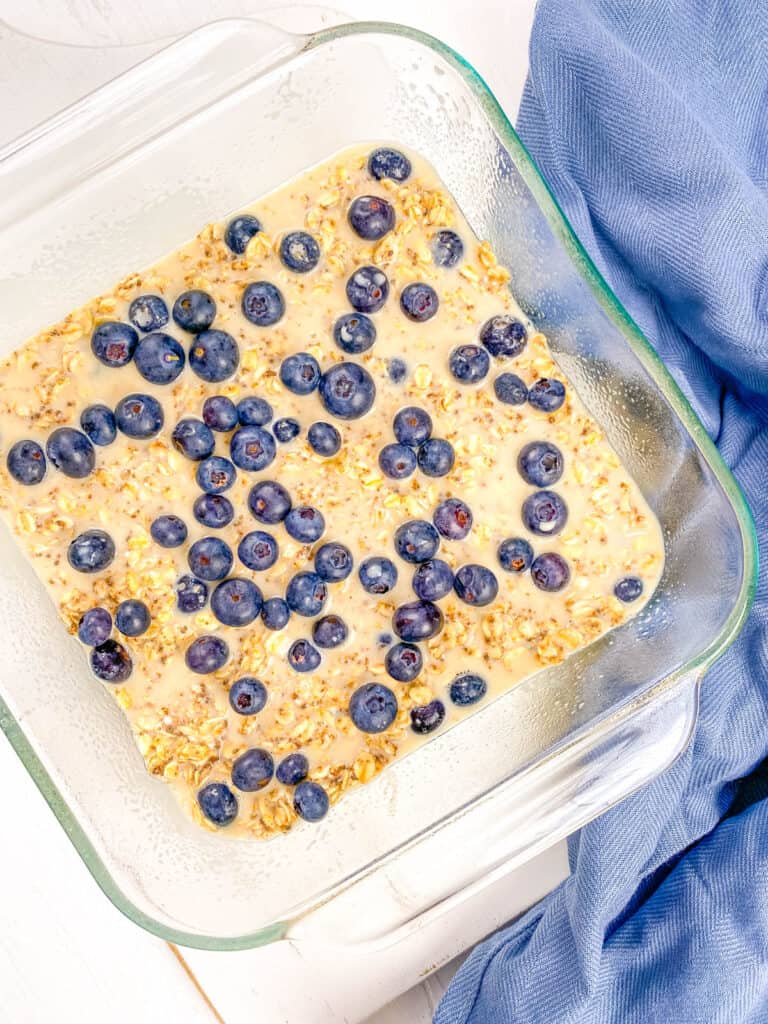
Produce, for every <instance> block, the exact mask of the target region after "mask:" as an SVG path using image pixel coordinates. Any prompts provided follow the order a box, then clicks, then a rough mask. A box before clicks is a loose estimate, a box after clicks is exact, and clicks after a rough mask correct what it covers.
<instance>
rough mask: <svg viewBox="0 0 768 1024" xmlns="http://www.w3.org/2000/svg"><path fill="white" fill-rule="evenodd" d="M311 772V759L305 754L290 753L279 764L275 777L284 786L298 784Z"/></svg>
mask: <svg viewBox="0 0 768 1024" xmlns="http://www.w3.org/2000/svg"><path fill="white" fill-rule="evenodd" d="M308 772H309V761H308V760H307V759H306V757H305V756H304V755H303V754H289V755H288V757H284V758H283V760H282V761H281V762H280V764H279V765H278V766H277V771H276V772H275V778H276V779H277V781H278V782H282V784H283V785H284V786H296V785H298V783H299V782H303V781H304V779H306V777H307V773H308Z"/></svg>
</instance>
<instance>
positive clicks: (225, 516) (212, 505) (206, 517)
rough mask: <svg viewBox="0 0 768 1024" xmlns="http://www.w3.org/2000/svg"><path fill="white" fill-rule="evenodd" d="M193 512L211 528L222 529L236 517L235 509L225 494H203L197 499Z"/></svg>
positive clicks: (197, 518)
mask: <svg viewBox="0 0 768 1024" xmlns="http://www.w3.org/2000/svg"><path fill="white" fill-rule="evenodd" d="M192 512H193V514H194V517H195V519H196V520H197V521H198V523H202V525H203V526H207V527H209V529H211V530H221V529H222V528H223V527H224V526H228V525H229V524H230V523H231V522H232V520H233V519H234V518H235V509H234V506H233V505H232V502H231V501H230V500H229V498H226V497H225V496H224V495H223V494H201V495H200V497H199V498H196V499H195V503H194V505H193V506H192Z"/></svg>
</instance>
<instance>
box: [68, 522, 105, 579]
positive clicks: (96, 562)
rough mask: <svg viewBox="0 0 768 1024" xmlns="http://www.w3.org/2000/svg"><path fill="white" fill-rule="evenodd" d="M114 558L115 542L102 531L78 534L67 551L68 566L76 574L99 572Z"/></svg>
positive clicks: (86, 531) (88, 531) (87, 531)
mask: <svg viewBox="0 0 768 1024" xmlns="http://www.w3.org/2000/svg"><path fill="white" fill-rule="evenodd" d="M114 557H115V542H114V541H113V540H112V538H111V537H110V536H109V534H108V533H105V532H104V530H85V531H84V532H83V533H79V534H78V535H77V537H75V539H74V540H73V541H72V543H71V544H70V545H69V548H68V549H67V559H68V561H69V564H70V565H71V566H72V568H73V569H75V570H76V571H77V572H89V573H90V572H101V570H102V569H106V568H107V566H108V565H111V563H112V560H113V559H114Z"/></svg>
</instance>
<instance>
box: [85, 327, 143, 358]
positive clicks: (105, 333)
mask: <svg viewBox="0 0 768 1024" xmlns="http://www.w3.org/2000/svg"><path fill="white" fill-rule="evenodd" d="M138 342H139V336H138V334H137V333H136V331H135V330H134V328H133V327H131V325H130V324H121V323H119V322H117V321H115V320H110V321H107V322H106V323H103V324H99V326H98V327H97V328H96V330H95V331H94V332H93V334H92V335H91V351H92V352H93V354H94V355H95V356H96V358H97V359H98V360H99V362H102V363H104V365H105V366H113V367H114V366H125V365H126V363H130V361H131V360H132V359H133V353H134V352H135V351H136V345H137V344H138Z"/></svg>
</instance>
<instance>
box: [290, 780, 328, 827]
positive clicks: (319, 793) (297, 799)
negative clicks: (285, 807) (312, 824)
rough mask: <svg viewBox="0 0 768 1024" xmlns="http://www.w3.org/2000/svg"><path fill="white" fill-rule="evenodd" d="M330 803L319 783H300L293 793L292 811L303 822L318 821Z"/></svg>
mask: <svg viewBox="0 0 768 1024" xmlns="http://www.w3.org/2000/svg"><path fill="white" fill-rule="evenodd" d="M329 804H330V801H329V800H328V794H327V793H326V792H325V790H324V789H323V787H322V786H321V785H320V783H319V782H300V783H299V784H298V786H297V787H296V789H295V790H294V793H293V809H294V811H296V813H297V814H298V816H299V817H300V818H303V819H304V821H320V820H321V819H323V818H324V817H325V816H326V814H327V813H328V807H329Z"/></svg>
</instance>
